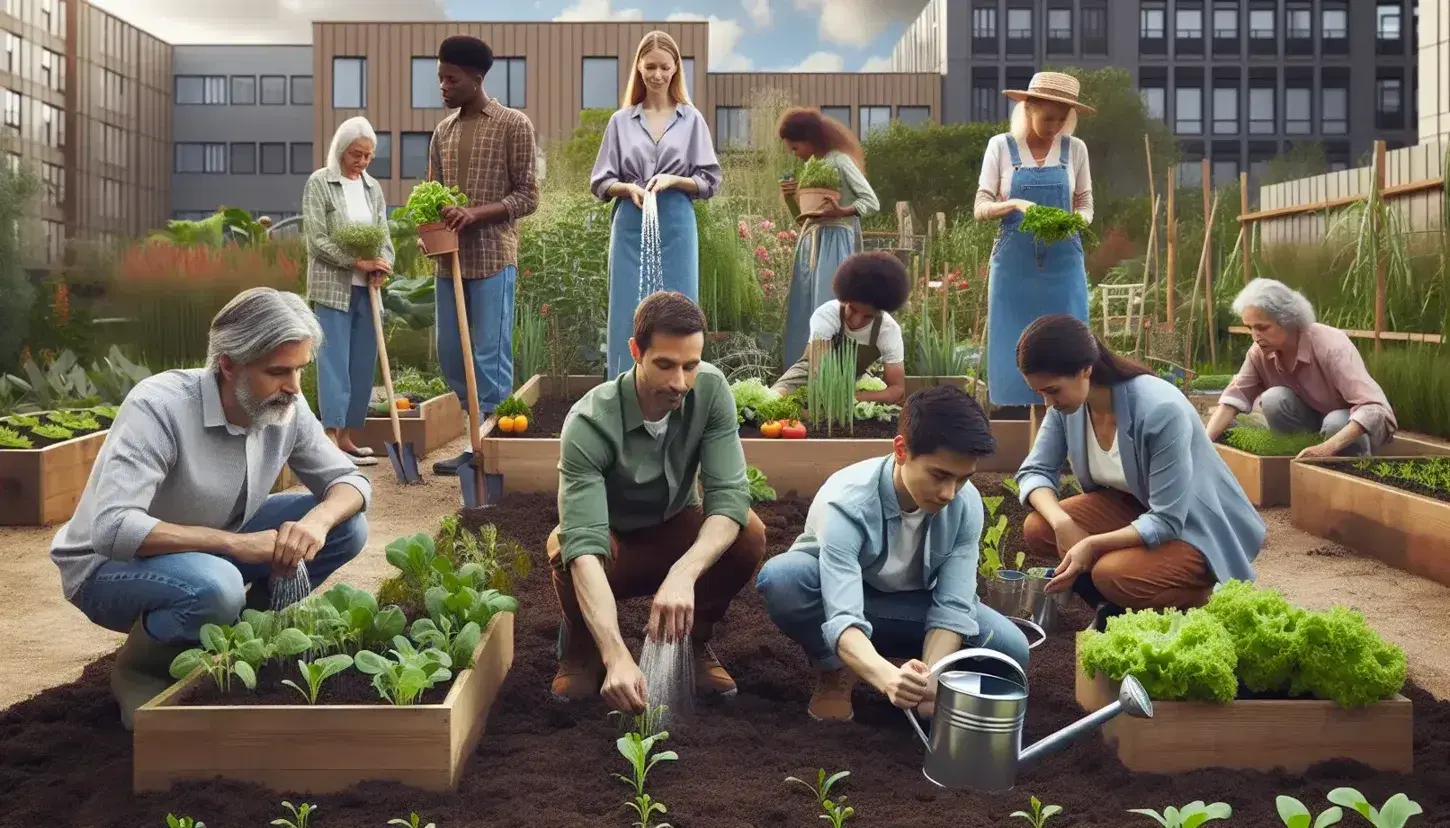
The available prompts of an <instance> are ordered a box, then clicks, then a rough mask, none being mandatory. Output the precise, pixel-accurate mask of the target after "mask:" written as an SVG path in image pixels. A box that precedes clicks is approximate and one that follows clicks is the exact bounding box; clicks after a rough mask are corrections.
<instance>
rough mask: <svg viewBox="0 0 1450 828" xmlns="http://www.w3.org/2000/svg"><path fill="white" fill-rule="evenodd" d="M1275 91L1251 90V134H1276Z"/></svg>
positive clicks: (1261, 88) (1264, 88) (1263, 88)
mask: <svg viewBox="0 0 1450 828" xmlns="http://www.w3.org/2000/svg"><path fill="white" fill-rule="evenodd" d="M1274 98H1275V94H1274V89H1273V88H1272V87H1254V88H1252V89H1250V90H1249V133H1250V134H1252V135H1272V134H1273V133H1274V131H1275V130H1274V122H1275V117H1274V108H1275V107H1274Z"/></svg>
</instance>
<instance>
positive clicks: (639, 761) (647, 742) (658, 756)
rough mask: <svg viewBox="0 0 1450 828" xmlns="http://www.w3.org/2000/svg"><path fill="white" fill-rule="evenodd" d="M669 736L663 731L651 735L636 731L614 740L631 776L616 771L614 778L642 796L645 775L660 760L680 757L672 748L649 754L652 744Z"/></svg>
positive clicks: (636, 794)
mask: <svg viewBox="0 0 1450 828" xmlns="http://www.w3.org/2000/svg"><path fill="white" fill-rule="evenodd" d="M669 737H670V734H669V733H667V732H665V731H660V732H659V733H656V734H654V735H653V736H644V737H641V736H640V735H639V734H638V733H626V734H625V735H623V736H621V737H619V738H618V739H617V740H615V742H614V745H615V747H616V748H618V749H619V754H620V755H621V756H623V757H624V758H625V760H626V761H628V762H629V767H630V771H631V773H632V774H633V776H632V777H629V776H624V775H622V774H618V773H616V774H614V778H615V779H618V780H619V781H621V782H623V783H624V784H626V785H629V786H630V787H631V788H633V789H634V795H635V796H636V797H640V796H644V781H645V777H647V776H649V772H650V771H651V770H654V766H655V765H658V764H659V763H660V762H673V761H675V760H676V759H679V758H680V757H679V754H677V753H675V752H674V751H673V750H663V751H660V752H659V753H655V754H653V755H651V752H652V751H653V750H654V746H655V745H656V744H657V743H659V742H662V741H664V740H665V739H668V738H669Z"/></svg>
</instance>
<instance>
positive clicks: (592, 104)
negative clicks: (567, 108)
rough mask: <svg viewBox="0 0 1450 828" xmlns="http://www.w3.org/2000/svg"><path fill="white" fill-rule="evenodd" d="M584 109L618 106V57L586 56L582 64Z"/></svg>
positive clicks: (616, 107) (615, 107)
mask: <svg viewBox="0 0 1450 828" xmlns="http://www.w3.org/2000/svg"><path fill="white" fill-rule="evenodd" d="M582 71H583V96H582V97H583V99H582V100H581V101H580V102H579V105H580V106H581V107H583V108H584V109H618V108H619V58H612V57H587V58H584V65H583V69H582Z"/></svg>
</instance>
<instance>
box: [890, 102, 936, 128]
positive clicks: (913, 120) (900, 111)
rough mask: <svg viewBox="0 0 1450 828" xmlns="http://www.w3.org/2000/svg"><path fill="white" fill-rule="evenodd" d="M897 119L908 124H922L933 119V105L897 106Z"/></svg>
mask: <svg viewBox="0 0 1450 828" xmlns="http://www.w3.org/2000/svg"><path fill="white" fill-rule="evenodd" d="M896 120H898V121H900V122H902V123H903V124H906V125H907V126H920V125H921V124H925V123H927V122H929V121H931V107H929V106H898V107H896Z"/></svg>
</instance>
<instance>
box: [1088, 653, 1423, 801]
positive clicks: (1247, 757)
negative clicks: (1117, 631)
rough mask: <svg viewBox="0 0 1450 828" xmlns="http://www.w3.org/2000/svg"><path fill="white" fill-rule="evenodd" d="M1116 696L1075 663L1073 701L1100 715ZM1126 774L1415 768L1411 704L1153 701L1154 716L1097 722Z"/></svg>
mask: <svg viewBox="0 0 1450 828" xmlns="http://www.w3.org/2000/svg"><path fill="white" fill-rule="evenodd" d="M1117 698H1118V683H1117V682H1115V681H1113V680H1112V679H1110V678H1108V677H1107V676H1105V675H1098V676H1097V677H1096V678H1088V676H1087V673H1086V671H1085V670H1084V669H1083V667H1082V663H1081V661H1080V660H1079V661H1078V666H1077V702H1078V704H1079V705H1081V706H1082V708H1083V709H1084V710H1089V711H1092V710H1098V709H1100V708H1102V707H1105V706H1107V705H1109V704H1111V703H1112V702H1114V701H1116V700H1117ZM1103 738H1104V739H1105V740H1106V741H1107V743H1108V744H1109V745H1114V746H1116V748H1117V753H1118V759H1119V761H1121V762H1122V763H1123V766H1124V767H1126V768H1127V769H1128V770H1131V771H1137V772H1142V773H1183V772H1186V771H1192V770H1199V769H1204V768H1232V769H1237V770H1257V771H1273V770H1280V771H1284V772H1288V773H1303V772H1304V771H1305V770H1306V769H1308V768H1309V767H1310V766H1311V765H1315V764H1318V763H1320V762H1327V761H1331V760H1334V759H1352V760H1355V761H1358V762H1363V763H1364V764H1366V765H1368V766H1370V767H1372V768H1375V769H1376V770H1381V771H1390V772H1395V773H1410V772H1412V771H1413V770H1414V722H1413V716H1412V706H1411V703H1410V700H1409V699H1407V698H1405V697H1404V696H1403V695H1399V694H1396V695H1395V697H1394V698H1393V699H1390V700H1387V701H1382V702H1379V703H1378V704H1374V705H1371V706H1369V707H1364V708H1359V709H1356V710H1347V709H1345V708H1342V707H1340V706H1339V705H1337V704H1335V703H1334V702H1332V701H1320V700H1317V699H1308V700H1288V699H1283V700H1267V699H1265V700H1261V699H1253V700H1240V701H1234V702H1230V703H1228V704H1213V703H1210V702H1182V701H1154V702H1153V718H1151V719H1135V718H1131V717H1129V716H1119V717H1117V718H1115V719H1112V720H1111V721H1109V722H1108V723H1107V724H1105V725H1103Z"/></svg>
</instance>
